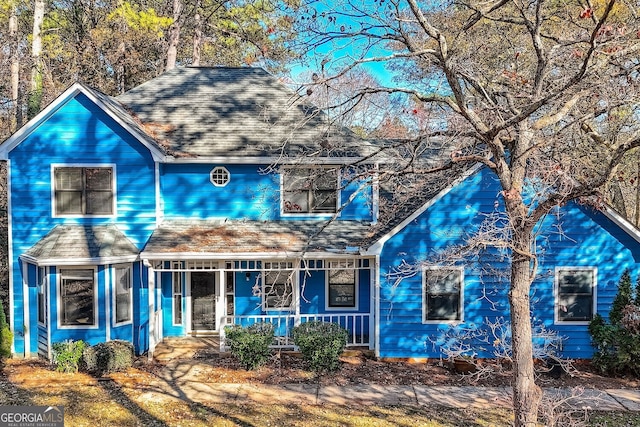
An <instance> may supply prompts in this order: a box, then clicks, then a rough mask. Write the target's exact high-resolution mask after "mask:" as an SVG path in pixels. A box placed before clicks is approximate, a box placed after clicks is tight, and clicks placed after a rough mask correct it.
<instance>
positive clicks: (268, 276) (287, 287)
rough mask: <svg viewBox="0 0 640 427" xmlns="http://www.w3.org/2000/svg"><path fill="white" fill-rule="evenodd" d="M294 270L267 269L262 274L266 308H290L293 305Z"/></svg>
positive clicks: (263, 299)
mask: <svg viewBox="0 0 640 427" xmlns="http://www.w3.org/2000/svg"><path fill="white" fill-rule="evenodd" d="M293 276H294V270H272V271H265V272H264V273H263V275H262V277H263V281H262V292H263V298H262V301H263V305H264V309H265V310H290V309H291V307H292V306H293Z"/></svg>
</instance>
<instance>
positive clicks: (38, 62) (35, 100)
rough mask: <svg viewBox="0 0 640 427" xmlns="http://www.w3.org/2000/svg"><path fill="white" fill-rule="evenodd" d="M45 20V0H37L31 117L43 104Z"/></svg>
mask: <svg viewBox="0 0 640 427" xmlns="http://www.w3.org/2000/svg"><path fill="white" fill-rule="evenodd" d="M43 21H44V0H35V2H34V5H33V34H32V37H33V40H32V42H31V58H32V61H33V63H32V64H31V91H30V93H29V106H28V111H27V115H28V118H29V119H31V118H32V117H34V116H35V115H36V114H38V113H39V112H40V108H41V105H42V80H43V78H42V75H43V70H42V34H41V32H42V23H43Z"/></svg>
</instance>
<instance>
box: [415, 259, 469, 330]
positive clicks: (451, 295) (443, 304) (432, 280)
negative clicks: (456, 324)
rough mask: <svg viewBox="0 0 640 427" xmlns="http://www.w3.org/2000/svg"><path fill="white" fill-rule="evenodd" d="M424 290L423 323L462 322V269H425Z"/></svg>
mask: <svg viewBox="0 0 640 427" xmlns="http://www.w3.org/2000/svg"><path fill="white" fill-rule="evenodd" d="M422 288H423V315H422V319H423V322H432V321H436V322H437V321H460V320H462V304H463V270H462V269H461V268H425V269H424V271H423V286H422Z"/></svg>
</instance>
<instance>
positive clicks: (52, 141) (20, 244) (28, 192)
mask: <svg viewBox="0 0 640 427" xmlns="http://www.w3.org/2000/svg"><path fill="white" fill-rule="evenodd" d="M9 161H10V163H9V165H10V175H9V177H10V183H11V194H10V203H11V212H10V215H11V217H10V221H11V228H10V232H11V241H12V244H13V259H12V260H11V265H12V266H13V290H14V294H15V300H14V302H15V309H14V313H13V316H14V320H15V325H16V332H17V333H16V339H15V345H16V352H17V353H18V354H20V353H22V352H23V351H24V344H23V342H22V325H23V324H24V316H23V310H22V303H23V295H22V272H21V270H20V263H19V262H18V257H19V256H20V255H21V254H22V253H24V252H25V251H26V250H27V249H29V248H30V247H31V246H33V245H34V244H35V243H36V242H38V241H39V240H40V239H42V238H43V237H44V236H45V235H46V234H47V233H48V232H49V231H50V230H51V229H52V228H53V227H54V226H55V225H57V224H62V223H75V224H105V223H112V224H116V225H117V226H118V227H119V228H120V229H121V230H122V231H123V232H124V233H126V235H127V236H128V237H129V238H130V239H131V240H132V241H133V242H134V243H135V244H136V245H137V246H138V248H140V249H141V248H142V247H143V246H144V244H145V242H146V240H147V239H148V237H149V235H150V234H151V232H152V231H153V229H154V227H155V223H156V200H155V172H154V162H153V160H152V158H151V155H150V153H149V151H148V150H147V149H146V148H145V147H144V146H143V145H142V144H140V143H139V142H138V141H136V140H134V139H133V138H132V137H131V135H129V134H128V133H127V132H126V131H124V129H123V128H122V127H121V126H120V125H119V124H118V123H116V122H115V121H114V120H112V119H111V118H110V117H109V116H108V115H106V114H105V113H104V112H103V111H102V110H100V109H99V108H98V107H96V105H95V104H93V102H91V101H90V100H89V99H88V98H87V97H86V96H84V95H83V94H79V95H77V96H76V97H75V98H73V99H71V100H69V101H68V102H67V103H66V104H65V105H63V106H61V108H60V109H59V110H58V111H56V112H55V113H54V114H53V115H52V116H51V117H50V118H49V119H48V120H46V121H45V122H43V123H42V124H41V125H40V126H39V127H37V128H36V129H35V130H34V131H33V132H32V133H31V134H30V135H29V136H28V137H26V138H25V140H24V141H23V142H21V143H20V144H19V145H18V146H17V147H15V148H14V149H13V150H12V151H11V152H10V153H9ZM55 163H57V164H115V179H116V215H115V216H113V217H109V218H53V215H52V209H51V206H52V203H51V194H52V183H51V164H55ZM34 292H35V288H34ZM54 295H55V294H54ZM33 296H34V297H35V293H34V294H33ZM30 297H31V291H30ZM36 325H37V318H35V317H33V318H31V322H30V325H26V326H27V327H31V330H32V331H35V330H36ZM92 334H93V332H92ZM33 335H35V334H33ZM92 338H93V337H92ZM52 339H53V337H52ZM32 348H34V347H33V345H32Z"/></svg>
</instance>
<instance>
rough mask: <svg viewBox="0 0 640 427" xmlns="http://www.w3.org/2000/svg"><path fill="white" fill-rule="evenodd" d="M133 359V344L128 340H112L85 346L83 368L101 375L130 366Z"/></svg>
mask: <svg viewBox="0 0 640 427" xmlns="http://www.w3.org/2000/svg"><path fill="white" fill-rule="evenodd" d="M133 360H134V356H133V345H132V344H131V343H130V342H128V341H122V340H114V341H108V342H103V343H100V344H96V345H94V346H91V347H87V348H85V349H84V353H83V362H84V366H83V368H84V369H86V370H87V371H88V372H90V373H91V374H93V375H96V376H100V377H101V376H104V375H106V374H110V373H112V372H120V371H124V370H126V369H127V368H130V367H131V366H133Z"/></svg>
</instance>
